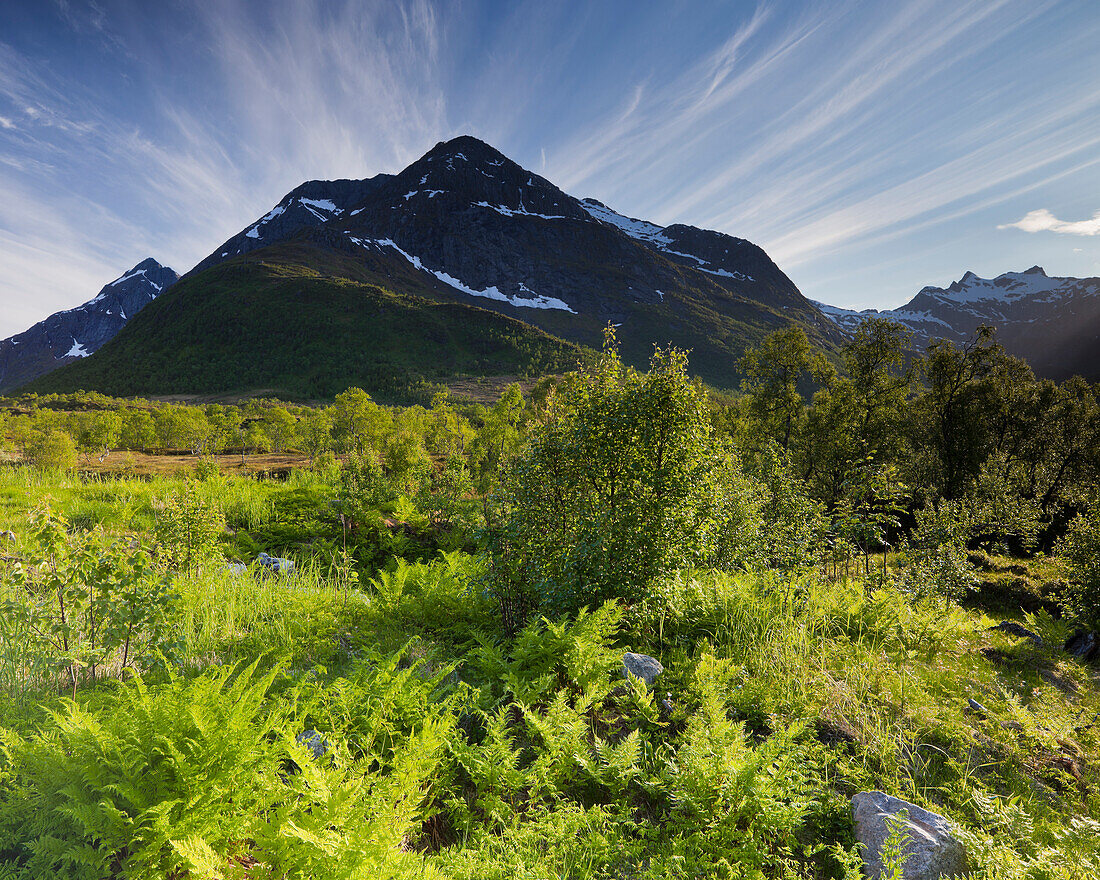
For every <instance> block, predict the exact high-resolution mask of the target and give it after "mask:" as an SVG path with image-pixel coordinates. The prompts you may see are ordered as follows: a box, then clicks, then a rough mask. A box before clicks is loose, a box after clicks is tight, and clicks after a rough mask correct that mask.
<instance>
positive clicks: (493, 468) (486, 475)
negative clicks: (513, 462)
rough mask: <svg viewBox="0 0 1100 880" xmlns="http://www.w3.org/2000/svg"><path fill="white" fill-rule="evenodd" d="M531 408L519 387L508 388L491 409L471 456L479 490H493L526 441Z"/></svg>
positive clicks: (477, 433) (475, 438)
mask: <svg viewBox="0 0 1100 880" xmlns="http://www.w3.org/2000/svg"><path fill="white" fill-rule="evenodd" d="M526 421H527V408H526V405H525V404H524V401H523V390H522V389H521V388H520V387H519V385H518V384H515V383H513V384H511V385H509V386H508V387H507V388H505V389H504V393H503V394H502V395H501V397H500V400H498V401H497V402H496V403H494V404H493V405H492V406H491V407H489V409H487V410H486V411H485V412H484V414H483V416H482V420H481V424H480V425H479V426H478V428H477V429H476V430H475V432H474V436H473V437H472V438H471V440H470V443H469V446H468V453H469V460H470V463H471V469H472V471H473V473H474V476H475V478H476V483H477V487H478V489H479V491H481V492H483V493H485V492H488V491H490V489H491V487H492V486H493V484H494V481H495V480H496V478H497V476H498V475H499V473H500V471H501V468H502V467H503V465H504V464H505V462H507V461H508V460H509V459H511V458H512V456H514V455H515V454H516V453H517V452H519V450H520V448H521V447H522V446H523V443H524V442H525V440H526V437H525V431H524V425H525V423H526Z"/></svg>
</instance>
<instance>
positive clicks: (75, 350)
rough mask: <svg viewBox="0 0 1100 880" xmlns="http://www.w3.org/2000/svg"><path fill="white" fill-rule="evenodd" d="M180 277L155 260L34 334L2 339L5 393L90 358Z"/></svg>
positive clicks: (0, 385) (0, 371) (0, 378)
mask: <svg viewBox="0 0 1100 880" xmlns="http://www.w3.org/2000/svg"><path fill="white" fill-rule="evenodd" d="M178 278H179V276H178V275H177V274H176V273H175V272H174V271H173V270H172V269H169V268H168V267H167V266H162V265H161V264H160V263H158V262H157V261H156V260H154V259H152V258H149V259H147V260H143V261H142V262H140V263H138V264H137V265H136V266H134V268H132V269H131V270H130V271H129V272H126V273H124V274H123V275H122V276H121V277H119V278H118V279H116V280H114V281H112V282H111V283H110V284H107V285H105V286H104V287H103V289H102V290H100V292H99V294H98V295H97V296H96V297H95V298H94V299H90V300H88V302H86V303H84V304H83V305H80V306H77V307H76V308H75V309H69V310H67V311H64V312H57V313H55V314H53V315H50V317H48V318H46V319H45V320H43V321H39V322H38V323H37V324H35V325H34V326H33V327H31V328H30V329H29V330H25V331H24V332H22V333H19V334H16V335H15V336H12V337H9V338H8V339H4V340H0V392H7V391H11V390H14V389H16V388H18V387H19V386H21V385H24V384H26V383H27V382H30V381H31V380H33V379H37V378H38V377H39V376H44V375H45V374H46V373H49V372H51V371H52V370H54V369H56V368H57V367H60V366H61V365H62V364H66V363H69V362H70V361H74V360H77V359H79V358H82V357H87V356H88V355H90V354H91V353H92V352H94V351H96V350H97V349H99V348H100V346H102V345H104V344H105V343H107V342H109V341H110V340H111V339H113V338H114V337H115V335H116V334H117V333H118V332H119V331H120V330H121V329H122V328H123V327H124V326H126V324H127V322H128V321H129V320H130V319H131V318H132V317H133V316H134V315H136V314H137V313H138V312H139V311H141V309H142V308H144V307H145V306H146V305H148V304H149V303H150V302H152V301H153V300H154V299H156V298H157V297H158V296H160V294H161V293H163V292H164V291H165V290H167V289H168V287H169V286H171V285H172V284H174V283H175V282H176V280H177V279H178Z"/></svg>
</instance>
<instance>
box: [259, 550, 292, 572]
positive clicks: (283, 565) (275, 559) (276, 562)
mask: <svg viewBox="0 0 1100 880" xmlns="http://www.w3.org/2000/svg"><path fill="white" fill-rule="evenodd" d="M256 562H257V563H258V564H259V566H260V568H262V569H264V570H265V571H269V572H271V573H273V574H291V573H292V572H293V571H294V563H293V562H292V561H291V560H289V559H283V558H282V557H279V556H268V555H267V554H266V553H261V554H260V555H259V556H257V557H256Z"/></svg>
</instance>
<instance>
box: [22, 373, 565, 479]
mask: <svg viewBox="0 0 1100 880" xmlns="http://www.w3.org/2000/svg"><path fill="white" fill-rule="evenodd" d="M551 387H552V380H549V379H547V380H543V381H542V382H541V383H539V384H538V385H536V386H535V387H534V388H533V389H532V390H531V392H530V394H529V395H528V397H527V398H526V399H525V397H524V395H523V392H522V390H521V388H520V386H519V385H518V384H514V385H511V386H509V387H508V388H506V389H505V391H504V393H503V394H502V395H501V397H500V399H499V400H498V401H497V402H496V403H495V404H493V405H492V406H484V405H482V404H479V403H473V402H468V401H459V400H454V399H452V398H451V397H450V396H449V395H448V394H446V393H443V392H440V393H437V394H436V395H435V396H434V398H433V400H432V403H431V405H430V406H428V407H423V406H410V407H387V406H382V405H380V404H378V403H376V402H375V401H374V400H373V399H372V398H371V397H370V395H368V394H367V393H366V392H365V391H363V390H362V389H360V388H350V389H348V390H347V391H345V392H344V393H342V394H338V395H337V396H336V399H335V401H334V402H333V403H332V404H331V405H330V406H325V407H310V406H301V405H295V404H288V403H284V402H282V401H278V400H263V399H259V400H252V401H249V402H247V403H244V404H241V405H239V406H234V405H222V404H207V405H188V404H179V403H158V402H155V401H148V400H142V399H131V400H120V399H117V398H111V397H107V396H104V395H102V394H98V393H96V392H78V393H74V394H65V395H45V396H41V397H39V396H37V395H27V396H24V397H20V398H17V399H9V400H7V401H3V402H2V403H3V409H0V433H2V434H3V435H4V436H5V437H6V438H7V441H8V443H9V444H10V445H11V446H13V447H14V448H16V449H17V450H18V451H19V452H20V454H21V455H22V457H23V459H24V460H25V461H27V462H28V463H30V464H33V465H35V466H38V467H41V468H43V469H55V468H61V469H67V468H71V467H75V466H77V465H78V463H79V456H81V455H82V456H83V457H84V458H85V459H90V458H91V457H93V456H96V457H98V458H99V460H100V461H102V460H105V459H106V458H107V457H108V456H109V455H110V454H111V453H112V452H115V451H119V450H128V451H133V452H148V453H166V452H186V453H190V454H193V455H195V456H202V457H205V456H214V455H224V454H227V453H237V454H241V455H242V456H247V455H251V454H257V453H263V452H275V453H288V452H293V453H297V454H300V455H303V456H307V457H308V459H309V463H310V464H311V465H312V464H317V463H318V462H319V460H320V463H322V464H323V463H324V462H325V461H330V460H332V459H334V458H335V457H336V456H341V457H347V456H354V457H357V458H360V459H361V458H364V457H367V458H370V459H372V460H374V461H376V462H377V464H378V465H379V466H380V467H382V468H384V469H385V472H386V473H387V474H388V475H389V476H390V477H391V478H393V479H395V480H396V481H403V480H415V478H417V477H420V476H423V475H424V474H425V473H426V472H428V471H430V470H431V469H432V467H433V463H435V464H437V465H439V466H443V465H445V464H446V462H447V461H448V460H449V459H459V460H461V462H462V466H463V467H466V468H469V469H470V471H471V472H472V474H473V475H474V478H475V483H476V485H478V486H481V487H482V491H487V488H488V483H487V480H488V478H489V476H490V475H491V474H492V473H495V472H496V470H497V468H498V467H499V465H500V463H501V462H502V461H503V460H504V458H506V457H507V456H508V455H510V454H511V453H513V452H514V451H515V450H516V449H517V448H518V446H519V444H520V442H521V441H522V439H523V437H524V436H525V435H526V426H527V425H528V424H529V423H531V422H532V420H533V419H534V418H535V413H536V411H537V410H538V408H539V407H541V406H545V403H546V399H547V397H548V395H549V393H550V388H551Z"/></svg>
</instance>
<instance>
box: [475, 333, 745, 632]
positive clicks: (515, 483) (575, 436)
mask: <svg viewBox="0 0 1100 880" xmlns="http://www.w3.org/2000/svg"><path fill="white" fill-rule="evenodd" d="M739 478H740V475H739V471H738V468H737V465H736V460H735V458H734V457H733V456H732V455H731V454H730V450H729V449H728V448H727V447H725V446H724V445H723V444H722V443H720V442H718V441H717V440H716V438H715V437H714V435H713V432H712V430H711V426H710V419H709V411H708V407H707V396H706V392H705V390H704V389H703V388H702V386H701V385H699V384H697V383H694V382H692V381H691V380H690V379H689V378H688V375H687V357H686V355H685V354H684V353H683V352H680V351H676V350H674V349H668V350H663V351H658V352H656V353H655V354H654V356H653V360H652V362H651V364H650V369H649V372H648V373H644V374H643V373H638V372H637V371H635V370H634V369H632V368H630V367H628V366H626V365H624V364H623V362H622V361H621V360H620V359H619V356H618V354H617V352H616V351H615V349H614V335H613V334H612V333H611V332H610V331H609V332H608V336H607V345H606V347H605V350H604V353H603V356H602V357H601V359H600V360H599V362H598V364H597V365H596V366H595V367H594V368H592V369H590V370H584V371H582V372H578V373H575V374H572V375H571V376H569V377H568V378H567V379H566V381H565V382H564V383H563V386H562V393H561V395H560V398H559V399H558V401H557V402H556V404H555V405H553V406H552V407H551V410H550V418H549V422H548V423H547V424H546V426H545V427H544V428H543V429H542V431H541V432H540V433H539V434H538V435H536V436H535V438H534V439H533V440H532V441H531V443H530V445H529V446H528V448H527V449H526V450H525V451H524V452H523V453H522V454H520V455H519V456H518V458H517V459H516V460H515V461H514V463H513V464H512V465H511V466H510V468H509V469H508V472H507V474H506V475H505V480H504V489H503V492H502V496H501V500H502V502H503V508H504V523H503V526H502V528H501V529H500V530H499V531H498V532H497V534H496V535H495V542H496V543H495V547H494V573H495V576H496V590H497V592H498V595H500V596H501V599H502V603H503V604H504V605H505V606H507V605H508V604H509V603H512V604H518V605H519V606H520V608H519V617H520V618H522V616H523V615H522V611H523V607H522V606H523V605H524V604H531V605H535V606H538V605H541V606H542V607H544V608H546V609H549V610H551V611H554V612H563V611H564V612H572V611H576V610H577V609H578V608H580V607H581V606H583V605H593V604H600V603H602V602H604V601H606V600H608V599H612V598H623V599H626V600H627V601H633V600H635V599H638V598H639V597H641V596H642V595H643V594H644V593H645V591H646V589H647V588H648V587H649V585H650V584H651V583H652V582H653V581H654V580H655V579H656V578H657V577H659V576H660V575H662V574H664V573H666V572H669V571H672V570H674V569H676V568H679V567H681V566H684V565H691V564H697V563H700V562H703V561H704V560H708V559H713V558H714V557H715V556H717V555H718V554H719V548H720V546H721V543H722V541H721V538H722V535H723V533H724V532H725V533H728V532H729V531H730V530H731V528H730V524H729V522H728V520H729V519H730V513H731V511H733V510H734V509H735V508H736V504H734V503H733V502H734V501H735V499H738V493H736V492H735V491H732V487H734V486H735V485H736V484H737V482H738V479H739ZM733 518H734V519H736V518H737V517H736V516H734V517H733ZM518 622H519V621H517V623H518ZM506 628H508V627H506ZM512 628H514V626H513V627H512Z"/></svg>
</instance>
